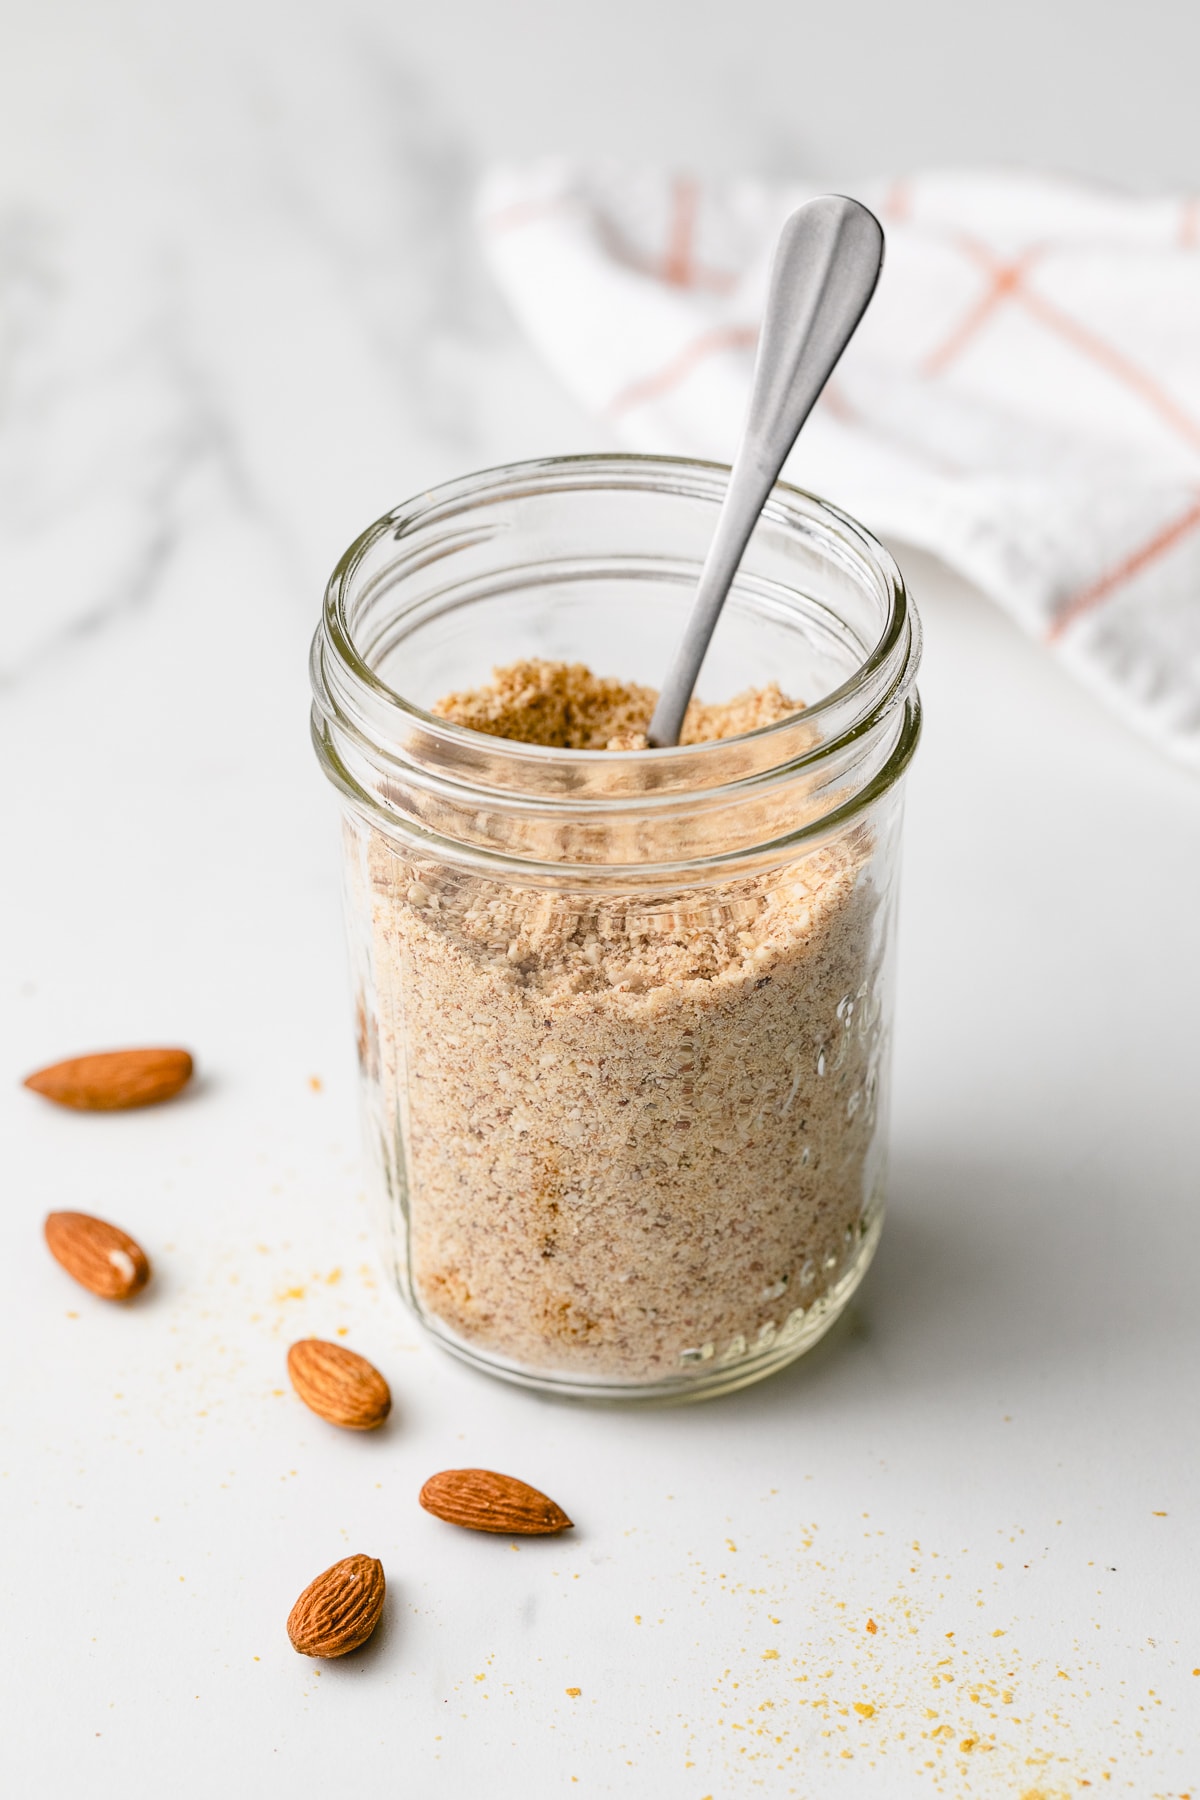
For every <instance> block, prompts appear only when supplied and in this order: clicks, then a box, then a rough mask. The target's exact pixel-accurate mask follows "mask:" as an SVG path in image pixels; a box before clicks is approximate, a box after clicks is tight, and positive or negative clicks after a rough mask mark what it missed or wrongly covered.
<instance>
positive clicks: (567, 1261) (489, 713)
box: [360, 662, 886, 1386]
mask: <svg viewBox="0 0 1200 1800" xmlns="http://www.w3.org/2000/svg"><path fill="white" fill-rule="evenodd" d="M655 699H656V695H655V694H654V692H653V691H652V690H651V689H649V688H644V687H637V686H633V685H631V684H628V683H623V682H618V681H611V680H601V679H599V678H598V677H595V676H593V675H592V674H591V673H590V672H589V671H588V670H587V669H585V668H583V667H582V666H580V665H567V664H561V663H548V662H522V663H515V664H513V665H512V666H511V667H509V668H505V669H500V670H497V671H496V673H495V677H494V680H493V682H492V683H491V684H490V685H489V686H487V687H484V688H481V689H479V690H476V691H473V692H468V693H456V694H450V695H448V696H446V697H445V698H444V699H443V700H442V701H441V702H439V704H438V705H437V706H436V707H435V708H434V710H435V712H437V713H438V714H439V715H440V716H442V717H443V718H446V719H450V720H453V721H455V722H456V723H458V724H460V725H465V726H468V727H470V728H471V729H472V730H474V731H477V732H481V733H484V734H487V735H490V736H493V737H501V738H510V739H519V740H522V741H525V742H529V743H538V744H546V745H554V746H558V747H562V748H573V749H595V750H604V749H637V748H640V747H642V746H644V744H645V735H644V734H645V730H646V726H647V724H648V721H649V718H650V714H651V712H652V710H653V706H654V702H655ZM797 705H798V703H797V702H795V701H792V700H790V699H788V698H787V697H786V696H785V695H784V694H782V693H781V692H780V691H779V689H778V688H777V687H774V686H770V687H766V688H763V689H760V690H756V691H753V692H751V693H747V694H743V695H740V696H739V697H738V698H736V699H734V700H731V701H729V702H727V703H725V704H723V705H714V706H705V705H701V704H699V703H697V702H693V704H692V706H691V708H690V709H689V712H688V717H687V722H686V726H685V732H684V739H683V741H684V742H685V743H698V742H702V741H705V740H708V739H716V738H728V737H734V736H737V735H740V734H741V733H744V732H746V731H749V730H753V729H755V728H756V727H758V726H762V725H766V724H771V723H774V722H775V721H777V720H779V719H782V718H785V717H787V716H788V715H789V714H791V713H793V712H795V711H796V710H797ZM871 850H872V843H871V837H870V832H869V828H868V827H866V826H864V825H862V824H857V825H854V826H852V827H850V828H847V829H846V830H845V831H844V832H843V833H842V835H841V836H840V837H836V838H834V839H832V840H827V841H824V842H822V843H820V844H819V845H818V846H817V847H815V848H813V849H811V850H810V851H808V853H807V854H803V855H799V856H793V857H792V858H791V859H790V860H788V861H786V862H784V863H782V864H781V865H779V866H777V867H772V868H770V869H769V870H767V871H766V872H757V873H754V874H752V875H748V876H742V877H741V878H738V879H735V880H728V879H725V880H722V881H720V882H717V881H716V880H714V879H706V880H705V881H704V882H703V883H702V884H700V885H698V886H693V887H688V888H686V889H685V890H683V891H680V892H677V893H675V894H674V895H673V896H669V897H668V898H666V899H664V897H663V895H662V894H661V893H659V894H657V895H656V896H655V897H654V898H653V899H649V898H639V897H638V896H637V895H636V894H635V895H630V896H621V895H619V894H616V893H614V892H613V891H612V890H611V889H606V890H605V891H604V892H603V893H601V892H598V891H595V892H593V891H590V890H589V889H588V888H587V887H586V886H585V885H583V884H579V885H578V886H577V887H575V888H574V889H572V890H570V891H566V890H565V889H564V891H561V892H560V891H557V890H554V891H547V890H546V889H545V888H544V887H536V886H524V885H520V884H519V883H518V882H517V881H516V880H510V879H509V878H507V877H505V878H503V879H500V878H492V877H490V876H488V877H485V876H482V875H478V874H476V873H474V872H471V871H466V870H464V869H461V868H451V867H449V866H441V865H437V864H433V863H431V862H429V861H425V862H423V863H421V865H420V866H418V865H417V863H416V862H414V860H413V859H412V856H411V854H410V853H409V852H407V851H406V850H405V849H404V848H403V847H402V846H401V845H400V844H398V843H397V842H396V841H395V840H393V839H391V838H389V837H388V836H387V835H386V834H385V833H384V832H381V831H377V830H374V829H372V830H371V831H370V832H369V834H368V841H367V845H366V855H365V859H364V860H363V862H362V863H361V864H360V868H361V870H362V875H363V878H364V879H365V881H366V883H367V885H368V886H369V890H370V892H369V900H370V918H371V938H372V941H371V955H370V962H371V973H372V979H373V983H374V987H375V993H374V996H373V998H372V999H371V1001H370V1002H364V1003H363V1004H362V1005H361V1006H360V1025H361V1027H362V1036H363V1040H364V1041H363V1043H362V1045H361V1046H360V1047H361V1048H362V1050H363V1053H364V1056H365V1058H366V1061H367V1065H368V1071H369V1073H370V1074H372V1075H373V1076H374V1077H375V1081H376V1083H377V1088H376V1092H377V1098H378V1103H379V1107H380V1112H379V1116H378V1119H377V1128H378V1132H379V1136H380V1138H381V1140H382V1143H383V1154H384V1159H385V1163H386V1164H387V1166H388V1177H389V1184H390V1186H391V1187H392V1188H393V1190H394V1191H395V1192H396V1194H397V1197H398V1198H399V1200H400V1205H401V1208H402V1210H403V1211H404V1213H405V1214H406V1216H407V1221H408V1236H407V1252H406V1255H407V1274H408V1279H409V1281H410V1282H411V1286H412V1289H413V1292H414V1296H415V1299H416V1301H417V1303H418V1305H419V1307H420V1308H421V1310H422V1311H423V1312H424V1313H425V1314H426V1315H427V1316H428V1317H429V1318H430V1320H431V1322H432V1323H433V1324H434V1325H435V1327H436V1328H437V1329H439V1330H440V1331H441V1332H442V1333H443V1335H445V1336H448V1337H449V1338H450V1339H451V1340H454V1341H457V1342H459V1343H461V1344H462V1345H463V1346H465V1347H466V1348H468V1349H470V1350H472V1351H474V1352H475V1353H481V1354H483V1355H484V1356H487V1357H492V1358H495V1359H497V1360H499V1361H500V1362H502V1363H504V1364H506V1365H508V1366H510V1367H515V1368H517V1369H518V1370H527V1371H529V1372H530V1373H531V1374H537V1375H539V1376H542V1377H545V1376H558V1377H559V1378H561V1379H563V1380H564V1381H567V1382H569V1381H570V1380H571V1379H572V1378H578V1379H580V1380H582V1381H585V1382H596V1381H600V1382H609V1383H612V1384H613V1385H614V1386H619V1385H621V1384H623V1383H630V1384H637V1385H644V1384H646V1383H653V1382H656V1381H669V1380H670V1379H671V1378H673V1377H678V1376H680V1375H686V1373H687V1371H688V1369H689V1367H690V1366H691V1365H694V1364H697V1363H715V1364H718V1365H719V1364H725V1365H727V1366H729V1367H730V1369H731V1370H736V1368H737V1366H739V1365H740V1364H741V1363H742V1362H743V1361H745V1362H747V1364H749V1363H750V1362H752V1361H753V1362H755V1363H760V1362H761V1359H762V1358H763V1357H764V1356H770V1355H774V1354H778V1355H779V1357H780V1359H781V1360H783V1359H785V1357H786V1355H788V1354H792V1353H794V1351H795V1349H796V1348H797V1347H799V1346H801V1345H802V1344H803V1343H805V1342H807V1341H809V1340H810V1339H812V1338H815V1337H816V1336H817V1335H819V1333H820V1331H821V1329H823V1327H824V1325H825V1323H827V1321H828V1318H829V1317H830V1316H831V1315H832V1313H833V1312H834V1311H836V1309H837V1306H838V1304H840V1302H841V1300H842V1299H844V1297H845V1295H846V1294H847V1293H848V1292H849V1290H850V1288H851V1287H852V1286H853V1285H854V1282H855V1281H856V1279H857V1276H858V1273H859V1272H860V1271H861V1268H862V1267H863V1266H864V1265H865V1261H866V1259H867V1258H868V1257H869V1255H870V1252H871V1250H872V1248H873V1245H874V1238H875V1232H876V1227H877V1223H878V1215H879V1206H880V1203H881V1193H880V1189H881V1181H882V1170H881V1168H880V1167H879V1166H878V1151H877V1145H878V1144H879V1143H880V1142H881V1139H882V1135H883V1134H882V1132H880V1131H878V1130H877V1125H878V1117H879V1113H880V1110H881V1095H880V1083H881V1075H882V1066H883V1037H884V1034H883V1030H882V1025H881V1013H882V1005H881V995H880V991H879V989H880V976H881V966H882V961H883V950H884V945H883V934H884V930H885V917H884V915H885V913H886V909H885V908H882V907H881V906H880V905H879V898H878V893H877V891H876V888H875V885H874V883H873V882H872V880H871V878H870V857H871ZM402 1254H403V1253H402Z"/></svg>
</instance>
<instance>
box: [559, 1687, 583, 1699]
mask: <svg viewBox="0 0 1200 1800" xmlns="http://www.w3.org/2000/svg"><path fill="white" fill-rule="evenodd" d="M563 1692H564V1693H565V1694H566V1696H567V1698H568V1700H578V1698H579V1696H580V1694H582V1692H583V1689H582V1688H564V1689H563Z"/></svg>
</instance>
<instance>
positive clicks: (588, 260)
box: [480, 163, 1200, 766]
mask: <svg viewBox="0 0 1200 1800" xmlns="http://www.w3.org/2000/svg"><path fill="white" fill-rule="evenodd" d="M817 191H819V190H818V189H816V188H813V187H810V186H804V185H783V184H770V183H767V182H762V181H751V180H745V181H738V182H729V183H723V184H722V183H703V184H701V183H698V182H696V181H693V180H690V179H686V178H680V177H672V176H670V175H665V174H656V173H645V174H640V175H639V174H636V173H631V172H630V171H629V170H627V169H622V168H619V167H617V166H597V167H590V168H584V169H581V168H579V167H577V166H574V165H568V164H564V163H543V164H539V165H536V166H533V167H528V168H521V169H515V170H511V169H510V170H499V171H496V172H495V173H494V174H493V175H491V176H490V177H489V178H488V180H487V181H486V183H485V185H484V188H483V192H482V195H481V202H480V221H481V229H482V232H483V235H484V239H485V243H486V246H487V253H488V257H489V261H490V263H491V265H492V268H493V270H494V272H495V274H496V277H497V279H498V280H499V283H500V285H501V287H502V288H503V290H504V292H505V293H506V295H507V297H508V299H509V301H510V303H511V305H512V307H513V310H514V311H515V313H516V315H517V317H518V319H519V320H520V321H521V322H522V324H523V325H524V327H525V329H526V330H527V331H528V333H529V335H530V337H531V338H532V339H533V340H534V342H535V343H536V344H537V345H538V346H539V347H540V349H541V351H542V353H543V354H544V356H545V357H546V360H547V361H548V363H549V364H550V365H551V366H552V367H553V368H554V369H555V370H556V371H557V373H558V375H559V376H560V377H561V379H562V380H563V382H564V383H565V384H566V385H567V386H568V387H569V388H570V389H571V390H572V391H573V392H574V394H575V395H576V396H577V397H578V398H579V399H580V400H581V401H582V402H583V403H584V404H585V405H586V406H587V407H588V408H589V409H590V410H591V411H592V412H594V413H595V414H596V415H597V416H598V417H599V418H601V419H603V420H604V421H606V422H608V423H609V424H610V426H611V427H612V428H613V429H614V430H615V431H616V432H617V433H618V434H619V436H620V437H621V438H622V439H623V440H624V441H626V442H627V443H628V444H629V445H630V446H631V447H633V448H635V449H638V450H645V451H658V452H665V453H671V454H678V455H694V456H701V457H709V458H712V459H714V460H717V461H722V462H728V461H729V460H730V458H731V456H732V454H733V449H734V447H735V445H736V442H737V437H738V431H739V428H740V424H741V418H742V412H743V408H744V406H745V403H746V396H747V391H748V385H749V378H750V370H751V366H752V361H753V350H754V342H755V337H756V322H757V320H758V318H759V315H760V309H761V305H762V299H763V294H764V290H765V284H766V277H767V271H768V268H769V264H770V257H771V250H772V245H773V241H774V237H775V234H776V232H777V230H778V227H779V225H780V223H781V222H782V220H783V218H784V217H785V215H786V214H787V213H789V212H790V211H791V210H792V209H793V208H794V207H796V206H798V205H799V204H800V203H801V202H802V201H803V200H805V199H808V198H809V197H810V196H811V195H812V194H813V193H815V192H817ZM856 196H857V197H858V198H860V199H862V200H863V202H864V203H865V204H866V205H868V206H870V207H871V208H872V209H873V210H874V211H876V212H877V213H878V215H879V217H880V218H881V220H882V221H883V224H884V228H885V230H886V232H887V257H886V261H885V265H884V272H883V277H882V279H881V282H880V285H879V289H878V292H877V294H876V297H875V300H874V301H873V303H872V305H871V307H870V309H869V311H868V313H867V316H866V319H865V320H864V322H863V325H862V327H861V328H860V330H859V332H858V335H857V336H856V338H855V340H854V342H853V343H852V344H851V346H850V348H849V350H848V351H847V353H846V356H845V359H844V361H843V362H842V364H841V365H840V367H839V369H838V371H837V373H836V375H835V377H834V379H833V380H832V382H831V383H830V385H829V387H828V388H827V390H826V392H825V395H824V396H823V398H822V400H821V402H820V404H819V405H818V407H817V410H816V412H815V413H814V415H813V417H812V419H811V420H810V422H809V424H808V425H807V426H806V428H805V431H804V433H803V435H802V436H801V439H800V441H799V444H798V446H797V449H796V451H795V452H794V454H793V456H792V458H791V460H790V461H789V463H788V466H787V469H786V471H785V474H786V477H787V478H788V479H789V480H791V481H794V482H797V483H798V484H799V485H801V486H802V487H806V488H810V489H812V490H814V491H815V492H817V493H820V494H824V495H826V496H828V498H830V499H831V500H834V501H835V502H837V503H838V504H839V505H841V506H843V507H845V508H846V510H848V511H849V512H851V513H854V514H855V515H857V516H858V517H859V518H861V519H862V520H863V522H864V523H865V524H867V525H869V526H870V527H871V528H872V529H873V530H875V531H877V532H880V533H884V534H887V535H889V536H892V537H896V538H900V539H902V540H904V541H905V542H908V543H912V544H916V545H919V546H921V547H922V548H924V549H928V550H931V551H933V552H935V553H936V554H938V555H940V556H941V557H943V558H944V559H945V560H946V561H947V562H948V563H950V564H952V565H953V566H955V567H956V568H958V569H960V570H961V571H962V572H963V573H964V574H965V575H967V576H969V577H970V578H971V579H972V580H973V581H974V582H976V583H977V584H978V585H979V586H980V587H981V588H983V589H984V590H985V591H986V592H987V593H989V594H990V595H991V596H992V597H993V598H994V599H995V600H997V601H998V602H999V603H1000V604H1001V605H1002V606H1003V607H1005V608H1006V609H1007V611H1009V612H1010V613H1012V614H1013V616H1014V617H1015V618H1016V619H1018V620H1019V621H1020V623H1021V624H1022V625H1023V626H1024V628H1025V629H1026V630H1027V631H1029V632H1031V633H1032V634H1033V635H1034V636H1036V637H1037V638H1039V639H1040V640H1041V641H1042V642H1044V643H1045V644H1047V645H1048V646H1049V647H1050V648H1051V649H1052V650H1053V651H1054V653H1055V654H1056V655H1058V656H1060V657H1061V658H1062V659H1063V661H1064V663H1066V664H1067V665H1068V666H1069V667H1070V668H1071V670H1072V671H1073V672H1074V673H1075V674H1076V675H1077V676H1078V677H1079V678H1080V679H1081V680H1083V681H1085V682H1086V683H1087V684H1088V686H1090V687H1091V688H1092V689H1094V690H1095V691H1096V692H1097V693H1098V694H1100V695H1101V696H1102V697H1103V698H1104V699H1105V700H1106V701H1107V702H1109V704H1111V705H1112V706H1113V707H1114V708H1116V709H1117V710H1118V711H1119V712H1120V713H1122V714H1123V715H1124V716H1125V717H1126V718H1127V719H1128V720H1130V721H1131V722H1132V723H1133V724H1135V725H1136V726H1138V727H1139V728H1140V729H1141V730H1143V731H1144V732H1146V733H1147V734H1148V735H1149V736H1151V737H1152V738H1153V739H1155V740H1156V741H1157V742H1158V743H1159V744H1160V745H1161V746H1162V747H1163V748H1164V749H1166V750H1168V751H1170V752H1171V753H1172V754H1174V755H1176V756H1178V757H1180V758H1182V759H1184V760H1186V761H1189V762H1191V763H1193V764H1194V765H1197V766H1200V198H1195V197H1193V198H1185V197H1178V196H1176V197H1160V198H1139V197H1133V196H1130V195H1127V194H1123V193H1119V192H1114V191H1110V190H1107V189H1101V188H1097V187H1093V186H1090V185H1086V184H1083V183H1080V182H1076V181H1071V180H1065V179H1059V178H1053V177H1049V176H1044V175H1037V174H1029V173H1016V172H1008V173H980V172H946V173H937V172H933V173H929V174H924V175H916V176H913V177H911V178H906V179H898V180H891V181H886V182H884V181H881V182H877V183H874V182H871V183H865V184H863V185H861V186H860V187H859V188H857V189H856Z"/></svg>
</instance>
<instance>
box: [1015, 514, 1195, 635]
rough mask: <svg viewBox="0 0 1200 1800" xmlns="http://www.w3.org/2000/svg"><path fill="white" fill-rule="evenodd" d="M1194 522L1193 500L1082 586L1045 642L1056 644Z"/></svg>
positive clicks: (1174, 543) (1056, 620) (1052, 627)
mask: <svg viewBox="0 0 1200 1800" xmlns="http://www.w3.org/2000/svg"><path fill="white" fill-rule="evenodd" d="M1198 525H1200V500H1196V501H1195V502H1194V503H1193V505H1191V506H1190V507H1189V508H1188V510H1187V511H1186V512H1185V513H1182V514H1181V515H1180V517H1179V518H1178V519H1174V520H1172V522H1171V523H1170V524H1169V525H1164V526H1163V528H1162V529H1161V531H1158V532H1156V533H1155V535H1154V536H1153V537H1152V538H1151V539H1150V540H1149V542H1148V543H1145V544H1143V545H1142V547H1141V549H1140V550H1135V551H1134V552H1133V553H1132V555H1130V556H1127V557H1126V558H1125V560H1124V561H1123V562H1120V563H1118V564H1117V566H1116V568H1115V569H1110V570H1109V571H1108V574H1107V575H1102V576H1101V577H1100V579H1099V581H1094V582H1093V583H1092V585H1091V586H1090V587H1086V588H1084V590H1083V592H1082V593H1079V594H1076V595H1075V597H1074V599H1073V600H1069V601H1068V602H1067V604H1066V606H1064V607H1063V609H1062V611H1061V612H1060V613H1059V615H1058V617H1057V618H1056V619H1055V621H1054V623H1053V625H1051V627H1050V629H1049V631H1048V632H1047V633H1046V642H1047V643H1048V644H1054V643H1057V641H1058V639H1059V638H1060V637H1062V635H1063V633H1064V632H1065V631H1066V630H1067V629H1068V628H1069V627H1070V626H1072V625H1074V623H1075V622H1076V620H1077V619H1081V618H1082V617H1083V616H1084V614H1085V613H1090V612H1091V611H1092V610H1093V609H1094V608H1095V607H1097V606H1099V604H1100V602H1101V601H1102V600H1107V598H1108V596H1109V595H1110V594H1112V593H1114V592H1115V591H1116V590H1117V589H1118V588H1120V587H1124V585H1125V583H1126V582H1127V581H1132V579H1133V577H1134V576H1135V575H1140V574H1141V572H1142V570H1143V569H1148V568H1149V567H1150V565H1151V563H1155V562H1157V561H1158V559H1159V557H1160V556H1164V555H1165V554H1166V552H1167V551H1168V550H1170V549H1172V548H1173V547H1174V546H1175V545H1176V544H1177V543H1179V541H1180V539H1181V538H1185V537H1187V535H1188V533H1189V532H1192V531H1194V530H1195V529H1196V527H1197V526H1198Z"/></svg>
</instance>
